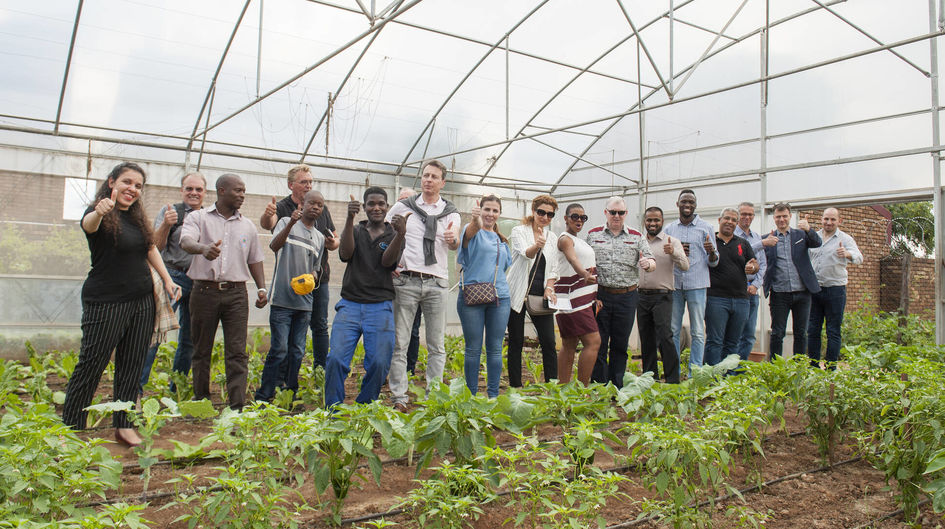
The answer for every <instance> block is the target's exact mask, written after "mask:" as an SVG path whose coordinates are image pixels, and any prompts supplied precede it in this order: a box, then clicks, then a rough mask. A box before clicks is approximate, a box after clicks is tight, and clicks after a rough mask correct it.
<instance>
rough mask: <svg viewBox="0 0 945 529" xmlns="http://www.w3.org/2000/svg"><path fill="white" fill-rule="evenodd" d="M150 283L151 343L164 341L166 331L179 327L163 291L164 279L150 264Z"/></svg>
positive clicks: (169, 300) (169, 301) (168, 299)
mask: <svg viewBox="0 0 945 529" xmlns="http://www.w3.org/2000/svg"><path fill="white" fill-rule="evenodd" d="M148 268H149V269H150V270H151V283H153V284H154V332H153V333H152V334H151V345H155V344H161V343H164V342H165V341H166V340H165V338H166V337H167V333H169V332H171V331H173V330H174V329H180V324H179V323H177V316H175V315H174V308H173V307H172V306H171V299H170V298H169V297H168V296H167V292H165V291H164V281H161V276H160V275H158V273H157V270H155V269H154V267H152V266H150V265H149V266H148Z"/></svg>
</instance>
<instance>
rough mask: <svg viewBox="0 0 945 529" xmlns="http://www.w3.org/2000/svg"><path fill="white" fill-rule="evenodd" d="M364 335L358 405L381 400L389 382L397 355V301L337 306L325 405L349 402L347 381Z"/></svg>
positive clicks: (343, 301)
mask: <svg viewBox="0 0 945 529" xmlns="http://www.w3.org/2000/svg"><path fill="white" fill-rule="evenodd" d="M362 335H363V336H364V371H365V374H364V379H363V380H361V392H360V393H359V394H358V398H357V399H355V402H357V403H359V404H366V403H368V402H371V401H374V400H377V397H378V395H379V394H380V393H381V386H383V385H384V381H385V380H387V372H388V370H390V359H391V357H392V356H393V354H394V302H393V301H382V302H380V303H355V302H354V301H348V300H346V299H342V300H340V301H339V302H338V304H337V305H335V319H334V320H333V321H332V324H331V352H329V353H328V360H327V362H326V363H325V406H326V407H331V406H332V405H334V404H338V403H341V402H344V401H345V379H346V378H348V373H350V372H351V357H353V356H354V350H355V349H356V348H357V347H358V341H359V340H360V339H361V336H362Z"/></svg>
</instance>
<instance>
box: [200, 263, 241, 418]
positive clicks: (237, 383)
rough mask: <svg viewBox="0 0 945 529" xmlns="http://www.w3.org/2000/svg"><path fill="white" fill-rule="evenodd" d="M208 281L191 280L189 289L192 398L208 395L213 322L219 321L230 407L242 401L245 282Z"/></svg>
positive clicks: (239, 407) (215, 325) (205, 397)
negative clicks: (222, 284)
mask: <svg viewBox="0 0 945 529" xmlns="http://www.w3.org/2000/svg"><path fill="white" fill-rule="evenodd" d="M213 285H214V283H212V282H210V281H194V289H193V291H191V293H190V336H191V338H192V339H193V342H194V359H193V363H192V365H191V369H192V371H193V374H194V398H196V399H209V398H210V360H211V356H212V354H213V338H214V336H215V335H216V333H217V324H218V323H222V324H223V358H224V362H225V367H226V394H227V397H228V400H229V404H230V407H231V408H233V409H235V410H238V409H242V407H243V405H244V404H246V374H247V371H248V365H247V364H248V362H249V356H248V355H247V354H246V328H247V324H248V323H249V301H248V299H247V298H246V284H245V283H230V285H232V287H231V288H227V289H224V290H219V289H218V288H217V287H215V286H213Z"/></svg>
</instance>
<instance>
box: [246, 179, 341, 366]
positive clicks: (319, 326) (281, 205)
mask: <svg viewBox="0 0 945 529" xmlns="http://www.w3.org/2000/svg"><path fill="white" fill-rule="evenodd" d="M288 181H289V190H290V191H291V193H290V194H289V196H287V197H285V198H283V199H282V200H280V201H278V202H276V197H272V202H270V203H269V204H266V211H264V212H263V214H262V217H260V218H259V225H260V226H261V227H262V228H263V229H267V230H269V231H270V232H271V231H272V230H273V228H275V227H276V222H278V221H279V219H281V218H282V217H291V216H292V212H293V211H295V210H296V209H298V207H299V204H301V203H302V202H303V201H304V199H305V193H308V192H309V191H311V189H312V183H313V182H314V179H313V177H312V169H311V168H310V167H309V166H307V165H305V164H301V165H296V166H295V167H293V168H292V169H289V178H288ZM315 228H316V229H317V230H318V231H319V232H321V234H322V235H324V236H325V249H326V250H337V249H338V237H337V234H336V233H335V223H334V222H332V220H331V212H329V211H328V208H327V207H325V208H324V210H323V211H322V214H321V215H319V216H318V219H316V220H315ZM329 273H330V268H329V266H328V252H324V253H323V254H322V262H321V271H320V272H319V275H318V277H317V278H316V281H315V284H316V285H317V286H316V287H315V290H314V291H313V292H312V293H313V294H314V297H315V301H314V302H313V304H312V321H311V324H310V325H311V328H312V353H313V354H314V356H315V362H314V363H315V366H322V367H325V358H326V357H327V356H328V346H329V341H328V279H329Z"/></svg>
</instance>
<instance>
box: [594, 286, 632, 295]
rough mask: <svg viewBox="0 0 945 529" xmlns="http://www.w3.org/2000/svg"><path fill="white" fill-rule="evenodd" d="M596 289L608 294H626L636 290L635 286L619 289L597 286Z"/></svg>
mask: <svg viewBox="0 0 945 529" xmlns="http://www.w3.org/2000/svg"><path fill="white" fill-rule="evenodd" d="M597 288H598V289H600V290H603V291H604V292H606V293H608V294H627V293H629V292H633V291H634V290H636V289H637V286H636V285H633V286H632V287H620V288H611V287H604V286H598V287H597Z"/></svg>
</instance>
